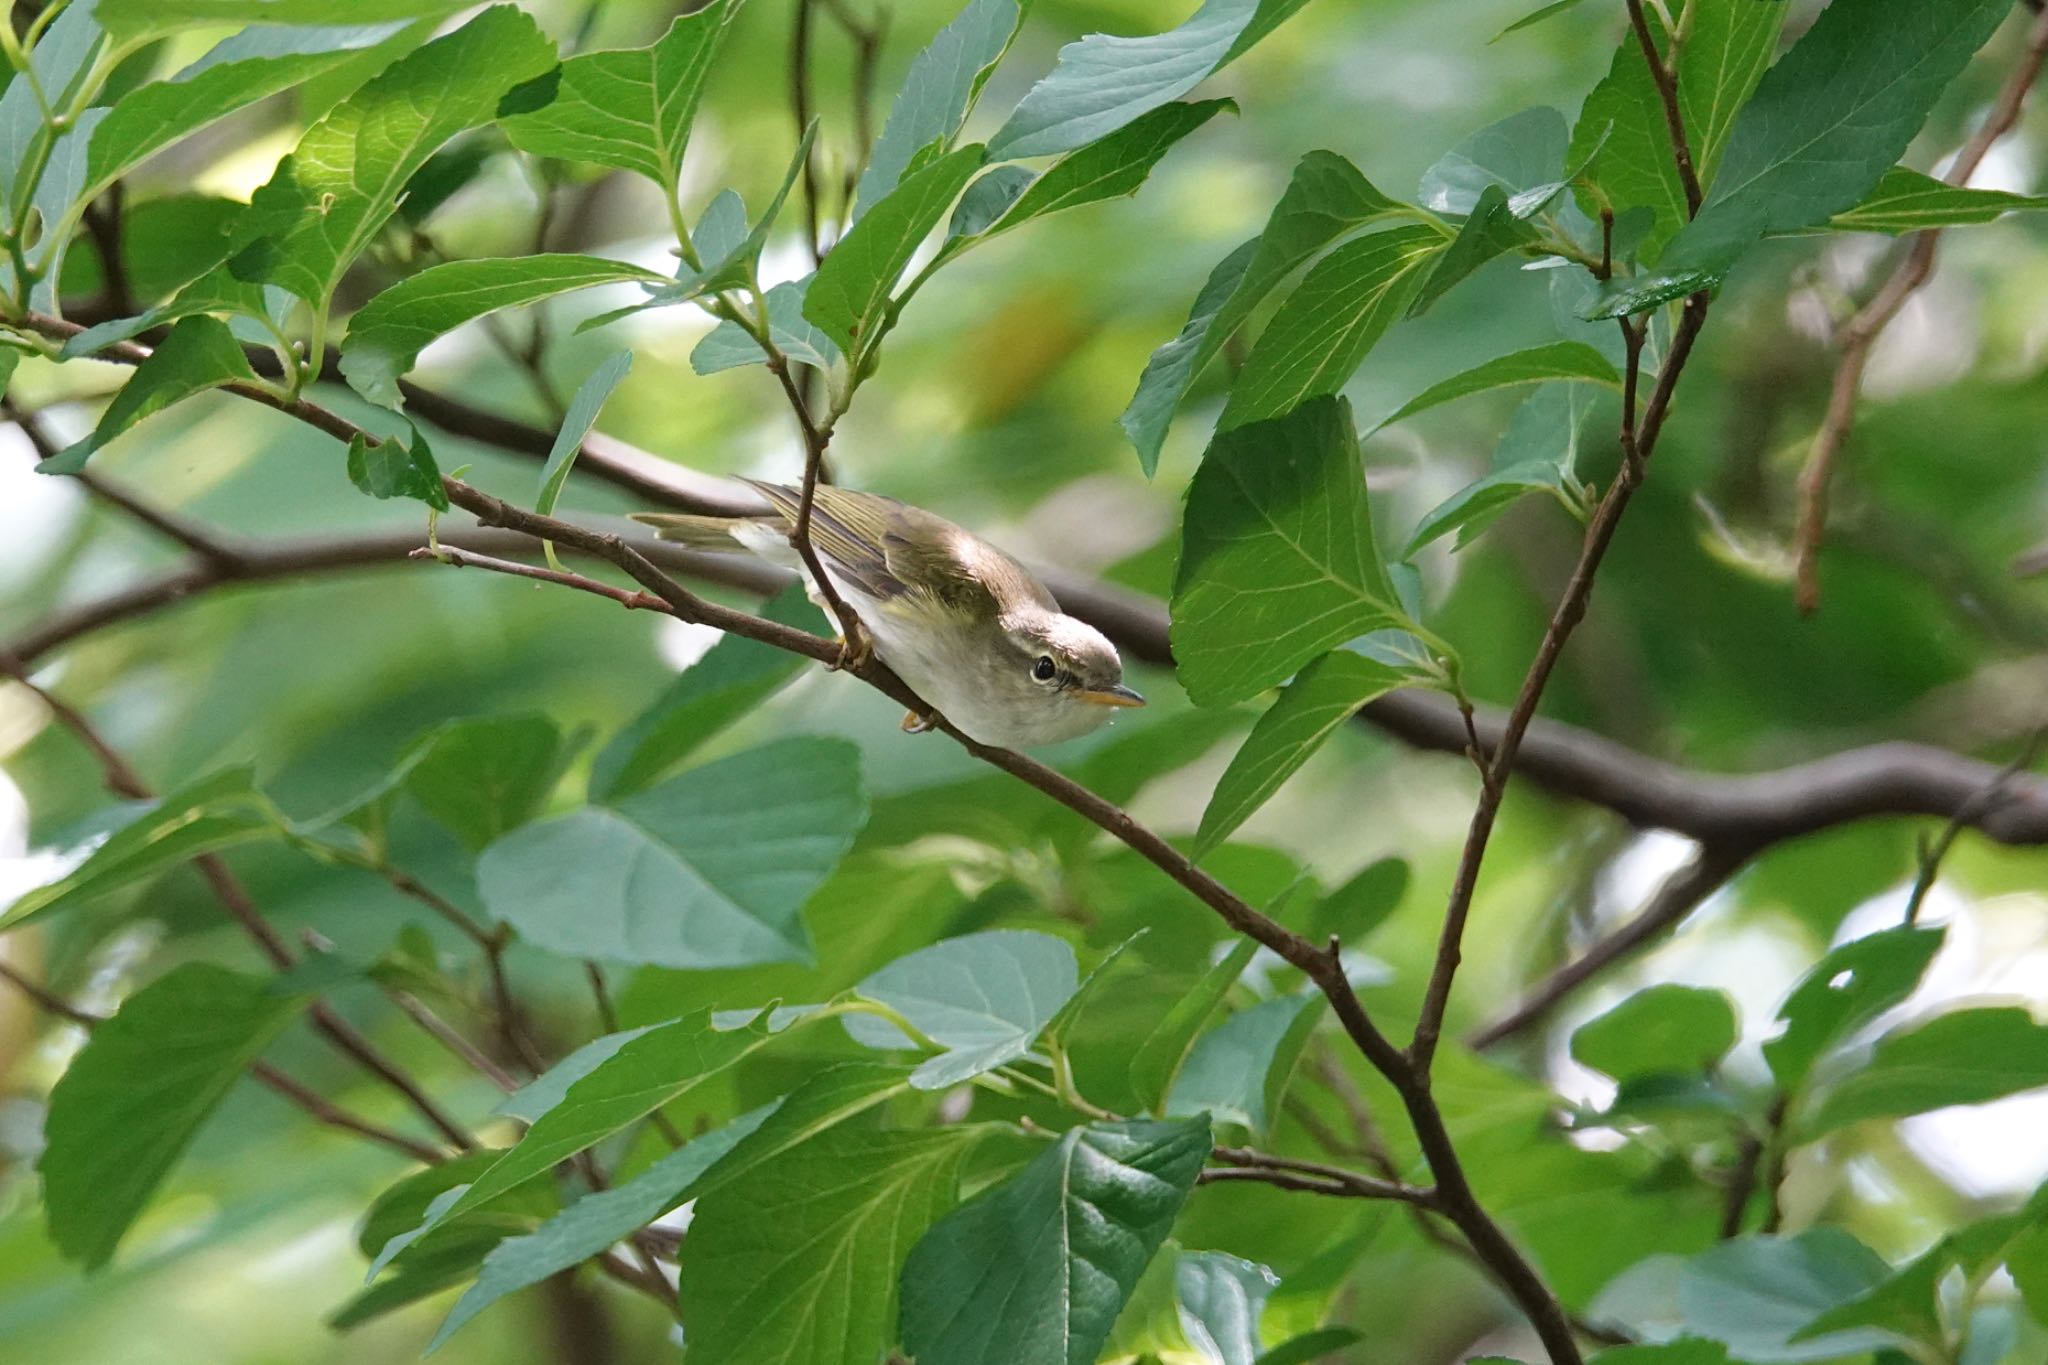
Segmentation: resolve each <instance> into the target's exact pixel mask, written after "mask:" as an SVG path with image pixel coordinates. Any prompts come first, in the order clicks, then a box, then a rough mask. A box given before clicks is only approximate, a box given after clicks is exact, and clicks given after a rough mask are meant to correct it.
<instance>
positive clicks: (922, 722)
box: [903, 711, 939, 735]
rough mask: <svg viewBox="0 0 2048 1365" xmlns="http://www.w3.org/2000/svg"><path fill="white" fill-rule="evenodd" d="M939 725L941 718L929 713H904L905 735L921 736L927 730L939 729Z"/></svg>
mask: <svg viewBox="0 0 2048 1365" xmlns="http://www.w3.org/2000/svg"><path fill="white" fill-rule="evenodd" d="M938 724H939V718H938V717H937V716H935V715H932V714H930V713H929V712H925V711H905V712H904V713H903V733H904V734H906V735H921V734H923V733H924V732H925V731H927V730H935V729H937V728H938Z"/></svg>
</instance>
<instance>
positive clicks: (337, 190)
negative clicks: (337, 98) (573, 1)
mask: <svg viewBox="0 0 2048 1365" xmlns="http://www.w3.org/2000/svg"><path fill="white" fill-rule="evenodd" d="M554 58H555V50H554V46H553V44H551V43H549V42H548V40H547V39H546V38H545V37H543V36H542V35H541V32H540V30H539V28H537V27H536V26H535V24H534V22H533V20H532V19H531V18H529V17H528V16H527V15H525V14H524V13H522V12H520V11H519V10H518V9H517V8H516V7H514V6H511V5H494V6H492V7H491V8H489V9H487V10H485V11H483V12H482V13H481V14H479V15H477V16H476V17H475V18H474V19H471V20H470V21H469V22H468V23H466V24H464V25H463V26H462V27H461V28H458V29H456V30H455V31H454V32H452V33H449V34H446V35H445V36H443V37H440V38H436V39H435V40H434V41H432V42H430V43H428V44H427V45H426V46H424V47H422V48H420V49H419V50H418V51H417V52H414V53H413V54H412V55H410V56H408V57H406V58H404V59H402V60H400V61H399V62H397V63H395V64H394V65H392V66H391V67H390V68H389V69H388V70H386V71H385V72H383V74H381V75H379V76H376V77H374V78H373V79H371V80H370V81H369V82H367V83H366V84H365V85H363V87H362V88H361V89H359V90H357V91H356V92H355V93H354V94H353V95H350V96H349V97H348V98H347V99H346V100H344V101H343V102H342V103H341V104H340V105H338V106H336V107H335V109H334V110H333V111H332V112H330V113H329V114H328V115H327V117H325V118H323V119H322V120H320V122H319V123H317V124H315V125H314V126H313V127H312V128H311V129H310V130H308V131H307V133H306V135H305V136H304V137H303V138H301V139H300V140H299V145H298V150H296V151H295V152H293V153H292V155H291V156H289V157H287V158H286V159H285V160H284V162H283V163H282V164H281V165H279V167H278V169H277V172H276V173H275V174H274V175H272V176H271V178H270V182H269V183H268V184H266V185H265V186H264V187H263V188H262V189H260V190H258V191H257V192H256V194H255V197H254V198H253V199H252V200H251V201H250V205H249V212H248V214H247V215H246V216H245V220H244V221H245V227H244V240H245V241H253V245H250V246H249V247H248V248H247V249H246V250H244V251H243V252H242V253H241V254H240V255H238V256H237V257H236V258H235V259H234V261H233V262H232V263H231V266H230V269H231V270H232V272H233V274H234V277H235V278H236V279H239V280H242V281H245V282H250V283H269V284H276V285H280V286H282V287H283V288H285V289H287V290H289V291H290V292H291V293H292V294H294V295H296V296H298V297H299V298H301V299H304V300H305V301H306V302H307V303H308V304H310V305H312V306H313V307H314V308H315V309H316V310H317V309H321V308H324V307H325V306H326V303H327V300H328V299H329V298H330V297H331V296H332V294H333V293H334V289H335V286H336V285H337V284H339V283H340V281H341V276H342V273H343V272H344V271H346V270H347V269H348V267H349V265H350V264H351V263H352V262H353V261H354V260H355V259H356V257H358V256H359V255H361V254H362V252H363V250H364V248H365V247H367V246H368V245H369V244H370V242H371V241H372V240H374V239H375V237H376V236H377V234H378V233H379V232H381V231H382V230H383V228H384V225H385V224H386V223H388V222H389V221H390V219H391V214H392V212H393V210H394V209H395V208H396V207H397V204H398V198H399V195H400V194H401V193H402V192H403V191H404V189H405V187H406V185H407V184H408V183H409V182H410V181H411V179H412V177H413V176H414V175H415V174H417V173H418V171H419V169H420V168H421V166H423V165H424V164H425V163H426V160H427V158H428V157H429V156H431V155H432V154H433V153H434V151H435V149H436V148H438V147H439V146H440V145H441V144H442V143H444V142H446V141H447V140H448V139H449V138H451V137H453V136H455V134H457V133H459V132H462V131H463V130H464V129H467V128H473V127H475V126H477V125H478V124H480V123H484V122H486V121H488V120H489V119H490V118H491V117H492V115H493V114H494V113H495V112H496V110H497V106H498V99H499V97H500V96H501V95H503V94H504V93H505V91H507V90H508V89H510V88H511V87H512V86H513V85H515V84H517V83H518V82H520V81H522V80H526V79H527V78H529V77H531V76H534V75H537V74H539V73H540V72H541V71H543V70H545V69H547V67H548V66H549V65H550V64H551V63H552V62H553V61H554Z"/></svg>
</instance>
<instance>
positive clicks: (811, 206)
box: [789, 0, 825, 265]
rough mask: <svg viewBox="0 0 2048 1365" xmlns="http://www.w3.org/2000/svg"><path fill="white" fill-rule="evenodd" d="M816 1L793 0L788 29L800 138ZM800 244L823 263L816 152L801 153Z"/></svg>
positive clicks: (806, 111)
mask: <svg viewBox="0 0 2048 1365" xmlns="http://www.w3.org/2000/svg"><path fill="white" fill-rule="evenodd" d="M816 4H817V0H796V15H795V17H794V18H793V19H792V20H791V21H790V30H789V100H790V106H791V109H790V112H791V113H792V114H793V115H794V116H795V118H796V135H797V137H799V138H801V137H803V135H804V133H805V132H806V131H807V130H809V128H810V126H811V27H812V20H813V17H814V11H815V9H816ZM803 179H804V241H805V243H806V244H807V245H808V246H809V248H810V252H811V263H812V264H813V265H822V264H824V261H825V243H824V241H823V239H822V237H821V235H820V227H821V222H822V219H823V211H822V209H821V207H820V205H819V203H818V151H817V148H815V147H812V148H808V149H806V151H805V152H804V167H803Z"/></svg>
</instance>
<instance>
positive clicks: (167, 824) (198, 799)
mask: <svg viewBox="0 0 2048 1365" xmlns="http://www.w3.org/2000/svg"><path fill="white" fill-rule="evenodd" d="M120 816H121V823H120V824H119V826H118V827H117V828H115V829H114V830H113V831H112V832H111V833H108V834H102V835H97V836H95V837H93V838H91V839H89V840H88V841H87V842H85V843H84V844H81V845H79V846H78V847H76V848H73V849H70V850H68V851H67V852H66V853H65V854H64V855H63V857H62V860H61V864H60V865H61V866H63V867H64V869H65V870H64V872H63V874H62V875H61V876H59V877H57V878H56V879H54V880H53V881H50V882H48V883H46V884H44V885H42V886H39V887H36V888H34V889H32V890H29V891H27V892H25V893H23V894H22V895H21V896H20V897H18V898H17V899H16V900H15V902H14V904H13V905H11V906H9V907H8V909H7V912H6V914H4V915H0V929H12V928H15V927H17V926H19V925H22V924H26V923H28V922H29V921H31V920H34V919H39V918H41V917H43V916H44V915H48V914H52V913H55V912H56V911H58V910H63V909H67V908H69V907H71V906H73V905H78V904H82V903H84V902H86V901H89V900H92V899H94V898H96V897H99V896H105V895H109V894H111V893H113V892H115V891H119V890H120V889H122V888H123V887H127V886H133V885H134V884H135V883H137V882H139V881H142V880H144V879H145V878H149V877H155V876H157V875H159V874H161V873H163V872H166V871H169V870H170V869H171V868H173V867H176V866H177V865H179V864H180V863H184V862H188V861H190V860H191V859H193V858H196V857H198V856H199V855H201V854H203V853H216V852H219V851H220V850H222V849H226V848H233V847H235V846H236V845H237V844H245V843H250V842H252V841H254V840H258V839H272V838H278V837H281V836H282V835H283V833H284V821H283V818H282V817H281V816H280V815H279V814H278V811H277V809H276V807H274V806H272V805H271V804H270V802H269V800H268V799H267V798H265V797H264V796H263V794H262V793H261V792H259V791H257V790H256V785H255V778H254V774H253V773H252V772H251V771H250V770H249V769H248V768H246V767H241V768H224V769H222V770H221V771H220V772H217V773H211V774H209V775H207V776H205V777H202V778H200V779H198V780H197V781H194V782H191V783H188V784H187V785H185V786H183V787H180V788H178V789H177V790H175V791H172V792H169V793H167V794H166V795H164V796H163V797H161V798H159V799H158V800H156V801H154V802H146V803H137V804H136V805H135V806H133V807H130V808H129V809H127V810H124V811H122V812H120Z"/></svg>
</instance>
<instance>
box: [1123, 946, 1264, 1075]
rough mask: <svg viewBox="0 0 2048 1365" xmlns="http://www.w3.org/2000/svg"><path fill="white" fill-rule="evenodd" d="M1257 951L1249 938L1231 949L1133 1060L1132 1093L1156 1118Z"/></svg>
mask: <svg viewBox="0 0 2048 1365" xmlns="http://www.w3.org/2000/svg"><path fill="white" fill-rule="evenodd" d="M1258 950H1259V945H1258V944H1257V943H1255V942H1254V941H1253V940H1251V939H1248V938H1244V939H1239V940H1237V941H1236V942H1234V943H1232V944H1231V946H1230V950H1229V951H1228V952H1226V953H1225V954H1224V955H1223V956H1222V957H1220V958H1218V959H1217V960H1216V962H1214V963H1213V964H1212V965H1211V966H1210V967H1209V970H1208V971H1206V972H1204V973H1202V976H1201V979H1199V980H1198V981H1196V982H1195V983H1194V985H1193V986H1192V987H1191V988H1189V989H1188V990H1186V991H1184V992H1182V993H1181V994H1180V995H1179V996H1177V997H1176V998H1175V999H1174V1002H1173V1007H1172V1008H1171V1009H1169V1010H1168V1011H1167V1012H1166V1017H1165V1018H1163V1019H1161V1020H1160V1021H1159V1022H1158V1023H1157V1024H1155V1025H1154V1026H1153V1028H1152V1032H1151V1033H1149V1034H1147V1035H1146V1037H1145V1041H1143V1042H1142V1043H1139V1044H1138V1047H1137V1050H1136V1051H1135V1052H1133V1053H1132V1054H1131V1061H1130V1079H1131V1090H1132V1092H1133V1093H1134V1094H1136V1095H1137V1096H1138V1098H1139V1099H1140V1100H1141V1101H1143V1103H1144V1105H1145V1107H1146V1108H1147V1109H1148V1110H1150V1111H1151V1112H1153V1113H1155V1114H1160V1113H1164V1112H1165V1109H1166V1096H1167V1094H1168V1092H1170V1091H1171V1090H1172V1089H1173V1086H1174V1082H1175V1081H1176V1080H1177V1079H1178V1078H1179V1076H1180V1073H1181V1068H1182V1067H1184V1066H1185V1065H1186V1064H1187V1059H1188V1054H1189V1053H1190V1052H1192V1051H1193V1050H1194V1046H1195V1039H1196V1037H1197V1036H1199V1035H1200V1034H1201V1032H1202V1030H1203V1029H1204V1028H1206V1027H1207V1026H1208V1023H1209V1020H1210V1019H1211V1018H1212V1017H1214V1016H1215V1013H1216V1011H1217V1010H1219V1009H1221V1008H1222V1007H1223V1000H1224V997H1226V996H1227V995H1229V994H1230V988H1231V987H1232V986H1234V985H1236V984H1237V979H1238V977H1240V976H1242V975H1244V969H1245V964H1246V963H1248V962H1250V961H1251V960H1252V956H1253V955H1254V954H1255V953H1257V952H1258Z"/></svg>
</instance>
